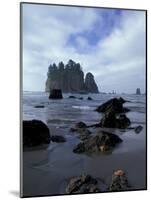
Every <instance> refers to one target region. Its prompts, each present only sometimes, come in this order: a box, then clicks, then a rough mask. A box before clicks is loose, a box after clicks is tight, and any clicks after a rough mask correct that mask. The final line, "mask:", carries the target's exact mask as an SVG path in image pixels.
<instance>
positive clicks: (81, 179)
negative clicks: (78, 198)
mask: <svg viewBox="0 0 151 200" xmlns="http://www.w3.org/2000/svg"><path fill="white" fill-rule="evenodd" d="M96 192H100V189H99V188H98V187H97V180H96V179H94V178H92V177H91V176H90V175H82V176H78V177H73V178H72V179H71V180H70V181H69V184H68V185H67V187H66V193H67V194H84V193H96Z"/></svg>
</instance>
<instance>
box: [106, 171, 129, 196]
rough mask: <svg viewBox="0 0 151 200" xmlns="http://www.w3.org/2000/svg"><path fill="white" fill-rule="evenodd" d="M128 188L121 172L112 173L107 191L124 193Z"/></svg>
mask: <svg viewBox="0 0 151 200" xmlns="http://www.w3.org/2000/svg"><path fill="white" fill-rule="evenodd" d="M129 188H130V186H129V184H128V180H127V177H126V175H125V173H124V171H123V170H117V171H114V173H113V175H112V180H111V184H110V187H109V190H110V191H112V192H116V191H125V190H128V189H129Z"/></svg>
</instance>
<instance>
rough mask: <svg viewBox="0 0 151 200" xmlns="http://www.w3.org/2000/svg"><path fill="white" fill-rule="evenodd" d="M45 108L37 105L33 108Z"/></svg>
mask: <svg viewBox="0 0 151 200" xmlns="http://www.w3.org/2000/svg"><path fill="white" fill-rule="evenodd" d="M44 107H45V106H43V105H37V106H35V108H44Z"/></svg>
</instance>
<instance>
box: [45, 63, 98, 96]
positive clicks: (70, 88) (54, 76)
mask: <svg viewBox="0 0 151 200" xmlns="http://www.w3.org/2000/svg"><path fill="white" fill-rule="evenodd" d="M53 89H61V90H62V92H64V93H99V90H98V86H97V84H96V82H95V79H94V76H93V74H92V73H90V72H88V73H87V74H86V76H85V78H84V72H83V71H82V68H81V65H80V63H76V62H74V61H73V60H69V61H68V63H67V64H66V65H65V64H64V63H63V62H60V63H59V64H58V66H57V65H56V64H55V63H54V64H52V65H50V66H49V68H48V73H47V80H46V88H45V91H46V92H50V91H51V90H53Z"/></svg>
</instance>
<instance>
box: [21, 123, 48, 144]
mask: <svg viewBox="0 0 151 200" xmlns="http://www.w3.org/2000/svg"><path fill="white" fill-rule="evenodd" d="M49 143H50V133H49V128H48V127H47V125H46V124H44V123H43V122H42V121H40V120H31V121H30V120H29V121H23V147H24V148H25V147H34V146H39V145H43V144H49Z"/></svg>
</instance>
